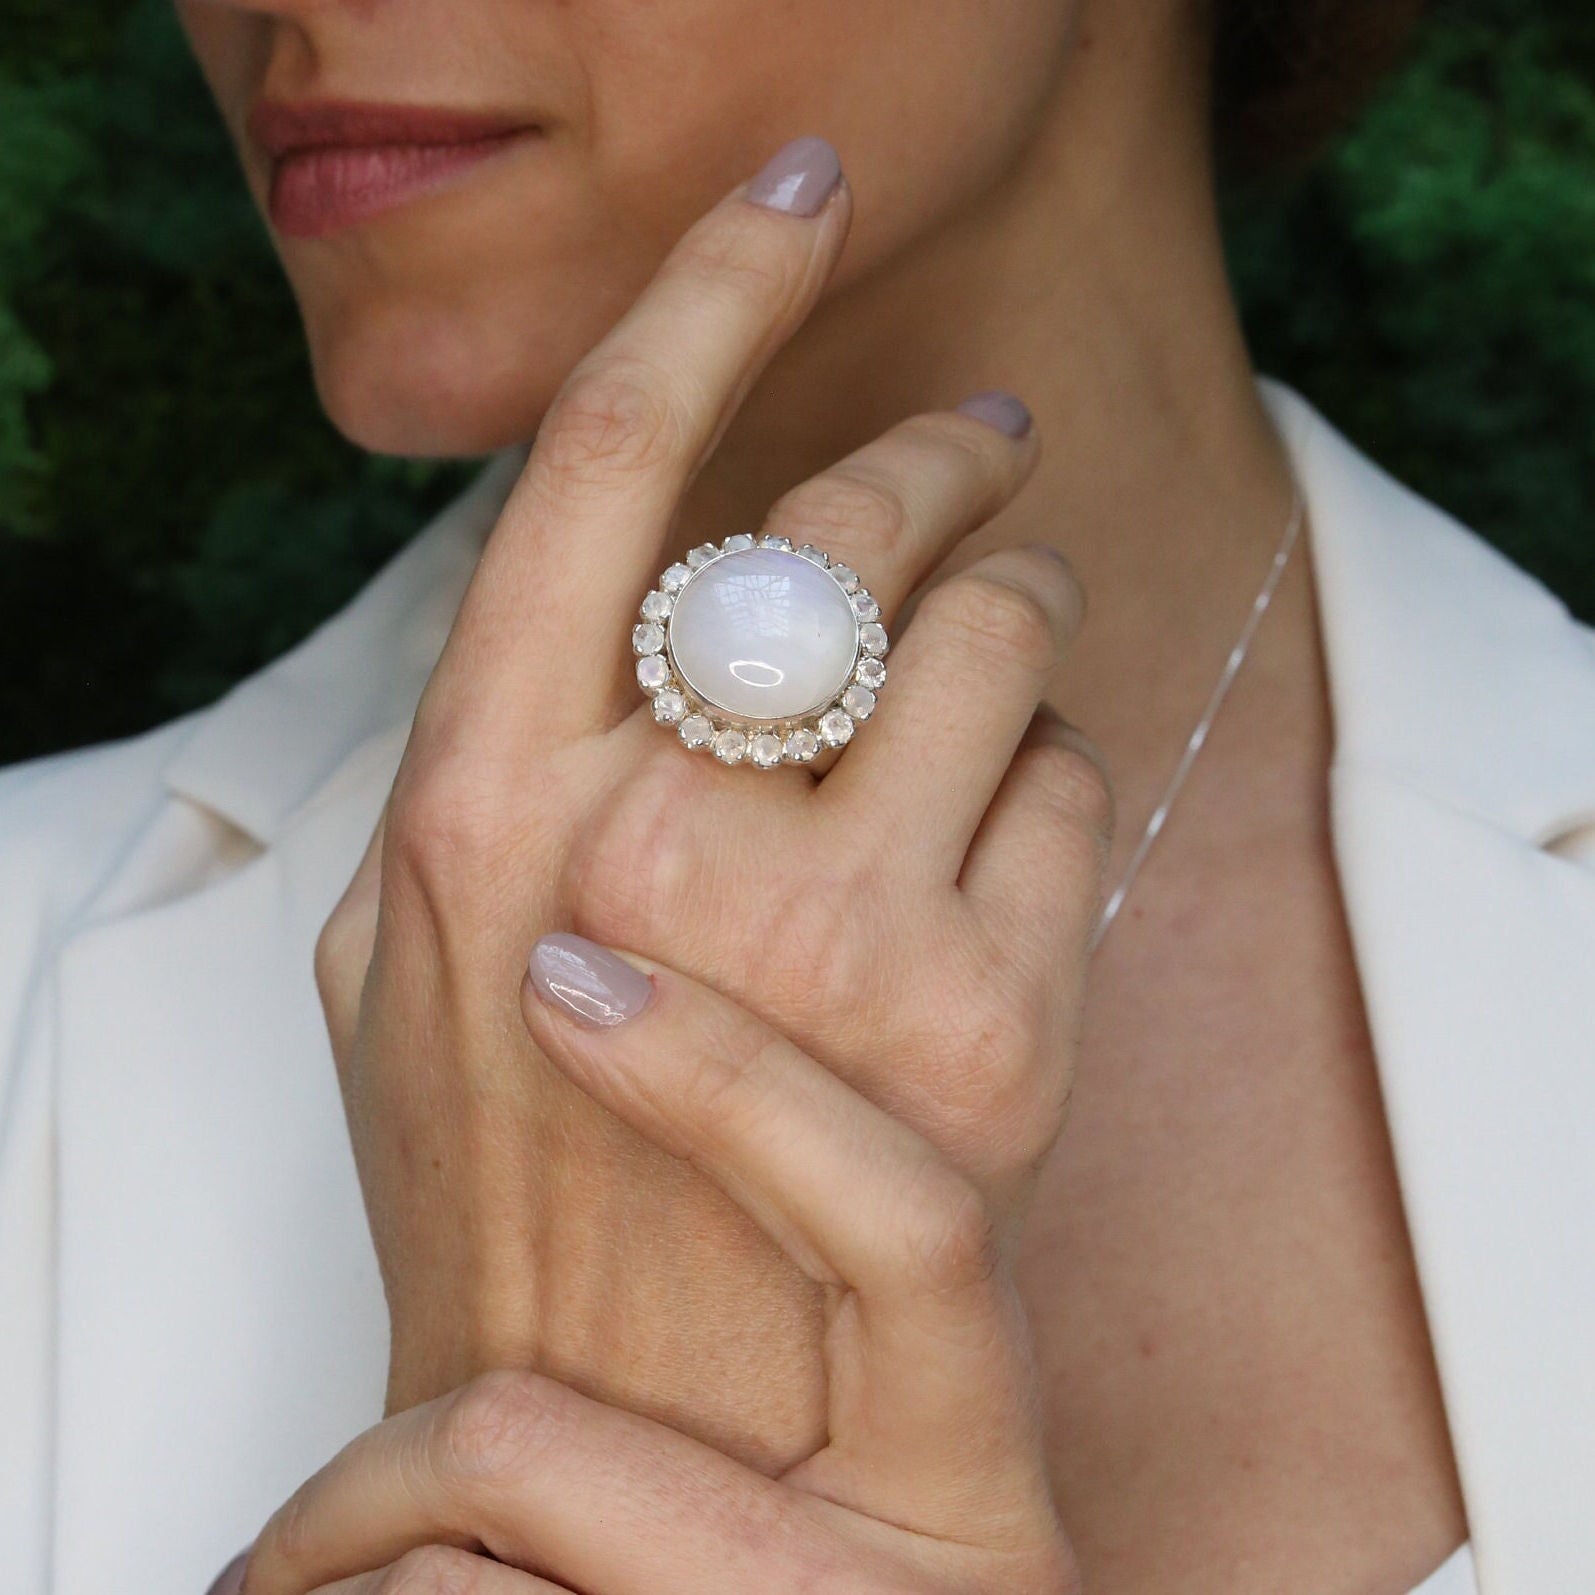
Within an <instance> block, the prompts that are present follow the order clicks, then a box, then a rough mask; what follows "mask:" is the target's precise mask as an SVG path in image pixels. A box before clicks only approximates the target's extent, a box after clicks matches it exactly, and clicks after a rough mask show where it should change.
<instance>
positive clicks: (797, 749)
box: [631, 532, 888, 770]
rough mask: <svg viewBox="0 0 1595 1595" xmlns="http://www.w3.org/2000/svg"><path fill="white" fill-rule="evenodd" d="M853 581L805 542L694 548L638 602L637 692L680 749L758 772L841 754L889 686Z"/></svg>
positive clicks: (872, 608)
mask: <svg viewBox="0 0 1595 1595" xmlns="http://www.w3.org/2000/svg"><path fill="white" fill-rule="evenodd" d="M880 613H881V609H880V605H879V604H878V603H877V602H876V601H875V599H874V598H872V597H871V596H870V594H869V592H868V591H867V590H866V589H865V588H864V587H862V586H861V585H860V584H859V579H858V573H857V572H856V571H854V570H852V569H850V568H849V567H848V566H846V565H840V564H833V563H832V561H831V559H830V557H829V555H827V554H826V553H825V551H824V550H823V549H819V548H816V547H815V546H814V545H813V544H812V543H805V544H803V546H802V547H801V548H794V547H793V546H792V540H791V538H789V537H777V536H768V537H755V536H753V535H751V534H750V533H747V532H738V533H735V534H734V535H733V536H731V537H728V538H726V539H725V541H724V542H722V543H700V544H699V545H698V547H696V548H695V549H693V550H692V552H691V553H689V554H688V555H687V558H686V562H685V563H684V564H677V565H671V566H670V567H669V568H668V569H667V570H665V571H664V572H663V573H662V574H661V575H660V577H659V581H658V585H657V586H655V588H654V589H653V590H652V591H651V592H650V593H649V594H648V596H647V597H646V598H644V599H643V601H642V606H641V609H640V610H639V615H640V617H641V618H640V620H639V621H638V623H637V624H636V625H634V626H633V627H632V629H631V647H632V652H633V653H634V654H635V655H636V656H637V684H638V685H639V686H640V687H641V688H642V690H643V691H644V692H645V693H647V694H648V696H649V697H650V698H652V699H653V714H654V719H655V720H657V721H658V722H659V724H660V725H663V726H669V727H672V728H674V730H675V731H676V734H677V735H678V736H679V737H680V738H681V741H682V744H683V745H684V746H685V747H688V748H695V749H696V748H706V749H708V750H709V751H710V752H712V753H713V754H714V756H715V757H716V758H717V759H719V760H720V761H721V763H723V764H741V763H743V762H747V763H749V764H751V765H753V766H754V767H755V768H756V769H761V770H773V769H774V768H775V767H776V766H777V765H779V764H783V763H784V764H807V763H808V762H809V761H810V760H811V759H813V758H814V757H815V756H816V755H817V754H818V753H819V751H820V749H821V748H840V747H844V746H845V745H846V744H847V743H848V742H850V741H851V740H852V737H853V732H854V730H855V728H856V727H857V725H858V723H859V722H860V721H863V720H867V719H869V717H870V715H871V714H873V713H874V710H875V699H876V694H877V693H878V692H879V691H880V690H881V688H882V687H883V686H885V684H886V663H885V659H884V657H883V656H884V655H885V653H886V649H887V646H888V644H887V638H886V628H885V627H884V626H883V625H882V624H881V620H880Z"/></svg>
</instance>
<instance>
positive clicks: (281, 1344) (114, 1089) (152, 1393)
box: [51, 449, 524, 1595]
mask: <svg viewBox="0 0 1595 1595" xmlns="http://www.w3.org/2000/svg"><path fill="white" fill-rule="evenodd" d="M523 458H524V451H523V450H520V449H511V450H507V451H504V452H503V453H502V454H501V455H499V456H497V457H495V458H494V460H493V461H492V462H491V463H490V464H489V465H488V466H487V468H486V469H485V470H484V471H483V472H482V473H481V475H480V476H479V477H478V479H477V481H476V482H475V483H474V484H473V485H472V487H471V488H470V489H468V490H467V492H466V493H465V494H464V495H462V496H461V497H460V498H458V499H456V500H455V502H454V503H453V504H452V505H450V506H449V507H448V508H447V509H446V510H445V511H444V512H443V514H441V515H440V516H439V517H438V518H437V519H436V520H435V521H433V522H432V523H431V524H430V525H429V526H427V527H426V528H425V529H424V530H423V531H422V532H421V533H419V534H418V535H417V537H416V538H415V539H414V540H413V541H412V542H411V543H410V544H409V545H408V546H407V547H405V548H404V549H403V550H402V551H401V552H400V553H399V554H398V555H397V556H396V557H395V558H394V559H393V560H392V561H390V563H389V564H388V565H387V566H385V567H384V568H383V569H382V570H381V571H380V572H379V573H378V574H377V576H376V577H374V578H373V580H372V581H371V582H370V583H368V584H367V586H366V587H365V588H364V589H363V590H362V591H361V592H360V593H359V594H358V595H357V596H356V597H355V599H354V600H353V601H352V602H351V603H350V604H349V605H348V606H346V607H345V609H344V610H342V611H341V612H339V613H338V614H337V615H335V616H333V617H332V619H331V620H329V621H328V622H327V623H326V624H324V625H323V626H322V627H320V628H319V629H318V630H317V631H316V632H314V633H312V634H311V636H310V637H309V638H307V639H306V640H305V641H304V642H303V643H301V644H300V645H299V646H298V647H297V648H295V649H293V650H291V651H290V652H289V653H288V654H286V655H284V656H282V657H281V658H280V659H278V660H277V661H275V662H274V663H273V664H272V665H270V666H269V667H268V668H267V669H266V670H264V671H262V672H260V673H259V674H257V675H255V676H252V677H250V678H248V679H247V680H245V681H243V682H242V683H240V684H239V685H238V686H237V687H236V688H234V689H233V691H232V692H231V693H229V694H228V695H227V696H225V697H224V698H222V699H221V700H220V701H219V702H218V703H217V704H216V705H214V706H213V707H212V708H211V709H209V710H207V711H205V712H203V713H201V714H198V715H196V716H195V717H194V718H193V723H192V726H191V728H190V729H189V730H187V732H186V733H185V735H183V737H182V738H181V739H180V740H179V741H178V742H177V744H176V748H175V752H174V755H173V756H172V757H171V758H170V760H169V761H168V762H167V764H166V765H165V767H164V770H163V772H162V774H163V779H164V782H165V785H166V787H167V789H168V791H169V793H170V794H171V796H170V797H169V799H168V801H167V802H166V803H165V804H164V805H163V806H161V807H160V808H158V810H157V811H156V814H155V816H154V818H153V819H152V820H151V822H150V823H149V824H148V825H146V826H145V827H143V828H142V829H141V830H140V831H139V832H138V833H137V835H136V836H135V837H134V838H133V840H132V843H131V845H130V848H129V851H128V853H127V855H126V856H125V858H124V859H123V860H122V862H121V865H120V866H119V868H118V870H117V872H116V874H115V876H114V877H113V878H112V879H111V880H110V881H108V882H107V884H106V885H105V886H104V887H103V888H102V889H101V891H100V893H99V894H98V896H97V899H96V901H95V902H94V904H93V905H91V907H90V909H89V910H88V911H87V912H86V914H85V916H84V921H83V923H82V925H81V928H79V929H78V930H76V932H75V933H74V934H73V935H71V936H70V937H69V938H68V939H67V941H66V942H65V944H64V946H63V948H62V951H61V954H60V959H59V964H58V970H57V974H58V981H59V987H58V989H59V1026H58V1051H57V1074H56V1080H57V1086H56V1092H57V1101H56V1114H57V1127H58V1148H59V1150H58V1157H59V1169H60V1178H59V1186H58V1190H59V1207H58V1214H57V1244H58V1250H57V1258H58V1263H57V1315H58V1317H57V1321H58V1326H59V1327H58V1340H57V1391H56V1403H55V1458H54V1464H55V1481H56V1482H55V1503H54V1535H53V1552H52V1560H53V1574H54V1577H53V1582H52V1585H51V1588H52V1590H54V1591H57V1592H59V1595H101V1592H103V1591H105V1590H110V1589H124V1590H138V1591H145V1590H149V1591H153V1590H185V1589H186V1590H194V1591H198V1590H203V1589H205V1588H207V1587H208V1585H209V1582H210V1580H211V1579H212V1578H214V1576H215V1574H216V1572H217V1571H218V1570H219V1569H220V1567H221V1566H222V1564H223V1563H224V1562H225V1561H227V1560H228V1558H230V1557H231V1556H232V1555H233V1554H234V1553H235V1552H236V1551H237V1550H238V1549H239V1548H240V1546H242V1545H243V1544H244V1543H246V1542H247V1541H248V1540H249V1538H250V1537H251V1536H252V1535H253V1534H254V1533H255V1531H256V1530H257V1529H258V1528H259V1527H260V1525H261V1523H262V1522H263V1521H264V1520H265V1518H266V1516H267V1515H268V1514H269V1513H270V1512H271V1511H272V1510H274V1509H275V1507H276V1506H278V1505H279V1504H280V1503H281V1502H282V1500H283V1499H284V1498H285V1497H286V1496H287V1495H288V1493H289V1492H290V1491H291V1490H292V1489H293V1488H294V1487H295V1486H296V1485H297V1484H299V1483H300V1482H301V1481H302V1480H303V1479H304V1478H306V1477H307V1476H308V1475H309V1473H311V1472H312V1471H313V1470H314V1469H315V1468H317V1467H319V1466H320V1465H321V1463H323V1462H324V1461H326V1459H327V1458H328V1457H329V1456H330V1455H331V1454H332V1452H333V1451H335V1450H336V1449H337V1448H338V1447H339V1446H340V1445H342V1444H343V1443H344V1442H345V1441H346V1440H348V1439H349V1438H350V1437H351V1436H352V1435H353V1434H355V1433H356V1432H358V1431H359V1430H361V1429H363V1428H365V1427H366V1426H368V1425H369V1424H371V1423H372V1422H374V1421H376V1419H377V1418H379V1417H380V1416H381V1411H382V1395H383V1388H384V1383H385V1376H386V1355H387V1320H386V1312H385V1310H384V1306H383V1300H382V1292H381V1284H380V1279H379V1276H378V1272H377V1268H376V1261H375V1257H374V1254H373V1251H372V1247H371V1242H370V1238H369V1233H368V1230H367V1227H366V1222H365V1215H364V1210H363V1206H362V1202H361V1197H360V1191H359V1184H358V1180H357V1178H356V1175H355V1169H354V1162H353V1157H352V1155H351V1153H350V1150H349V1146H348V1141H347V1136H346V1132H345V1130H344V1125H343V1112H342V1106H341V1103H340V1101H339V1098H338V1087H337V1078H336V1072H335V1070H334V1067H333V1063H332V1058H331V1055H330V1049H329V1047H328V1043H327V1037H326V1031H325V1028H324V1024H323V1020H322V1014H321V1007H320V1001H319V997H318V995H317V992H316V989H315V981H314V974H313V969H312V953H313V949H314V945H315V939H316V936H317V934H318V932H319V930H320V928H321V925H322V924H323V923H324V922H325V920H326V917H327V915H328V913H329V912H330V911H331V909H332V907H333V904H334V903H335V902H336V900H337V898H338V896H339V894H340V893H341V892H342V890H343V888H344V886H345V885H346V884H347V882H348V879H349V876H350V874H351V872H352V871H353V868H354V865H355V861H356V860H357V859H358V858H359V857H360V855H361V853H362V852H363V851H364V848H365V846H366V843H367V841H368V840H369V838H370V835H371V832H372V829H373V827H374V826H375V824H376V820H377V816H378V814H379V812H380V810H381V807H382V804H383V801H384V800H385V798H386V796H387V792H388V790H389V788H390V786H391V784H392V780H393V775H394V772H395V771H396V769H397V767H398V762H399V758H400V755H401V754H402V752H403V748H404V744H405V742H406V740H407V737H408V734H409V729H410V720H411V717H412V716H413V713H414V708H415V704H416V701H417V699H418V698H419V696H420V692H421V688H422V686H423V685H424V683H425V681H426V678H427V676H428V674H429V673H430V671H431V669H432V666H433V664H434V663H435V662H436V658H437V654H438V652H439V651H440V649H441V647H442V645H443V641H444V638H445V637H446V635H447V632H448V629H449V626H450V624H451V623H452V620H453V617H454V614H455V611H456V609H457V607H458V604H459V600H460V597H461V596H462V594H463V592H464V589H465V586H466V584H467V582H468V580H469V577H470V573H471V571H472V569H473V568H474V566H475V562H476V558H477V556H478V554H479V552H480V548H481V544H482V542H483V540H484V538H485V537H486V534H487V532H488V530H489V529H490V528H491V525H492V523H493V520H494V518H495V517H496V514H497V511H498V508H499V507H500V505H501V504H502V502H503V499H504V497H505V495H506V494H507V492H508V490H509V487H510V486H511V484H512V483H513V480H514V477H515V474H516V471H517V470H518V468H519V464H520V462H521V460H522V459H523Z"/></svg>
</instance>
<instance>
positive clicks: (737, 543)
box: [720, 532, 753, 554]
mask: <svg viewBox="0 0 1595 1595" xmlns="http://www.w3.org/2000/svg"><path fill="white" fill-rule="evenodd" d="M720 546H721V547H722V548H723V549H724V550H725V551H726V553H728V554H736V553H740V552H741V551H742V550H743V549H744V548H752V547H753V533H752V532H733V533H732V534H731V535H730V536H729V537H728V538H727V539H726V540H725V541H724V542H723V543H722V544H721V545H720Z"/></svg>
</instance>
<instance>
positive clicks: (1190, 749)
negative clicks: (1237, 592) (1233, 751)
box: [1090, 482, 1306, 952]
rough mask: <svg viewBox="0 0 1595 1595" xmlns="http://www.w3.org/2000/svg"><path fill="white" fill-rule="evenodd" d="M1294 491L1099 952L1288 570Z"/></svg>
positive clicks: (1113, 906) (1106, 915)
mask: <svg viewBox="0 0 1595 1595" xmlns="http://www.w3.org/2000/svg"><path fill="white" fill-rule="evenodd" d="M1292 486H1293V491H1292V495H1291V507H1290V519H1289V520H1287V521H1286V522H1285V535H1284V537H1283V538H1282V539H1281V540H1280V545H1279V550H1278V552H1277V553H1276V554H1275V555H1274V562H1273V564H1272V565H1270V566H1269V568H1268V574H1267V576H1265V577H1264V578H1263V585H1262V588H1261V590H1260V591H1259V592H1258V594H1257V597H1256V598H1255V599H1254V600H1253V601H1252V607H1251V611H1250V613H1249V614H1248V615H1247V616H1246V624H1245V625H1244V626H1242V627H1241V634H1240V636H1239V637H1238V638H1237V639H1236V642H1235V646H1234V647H1233V648H1232V649H1230V654H1229V658H1228V660H1226V661H1225V664H1224V669H1223V672H1222V674H1221V675H1220V676H1219V678H1218V685H1217V686H1216V687H1214V688H1213V695H1212V697H1210V698H1209V699H1208V700H1207V707H1206V708H1205V709H1204V710H1203V711H1202V718H1201V719H1200V720H1199V721H1197V723H1196V729H1195V730H1194V731H1193V732H1192V733H1191V735H1190V740H1189V741H1187V742H1186V744H1185V751H1184V752H1183V753H1182V754H1181V755H1180V762H1179V763H1178V764H1177V765H1176V766H1175V769H1174V775H1173V778H1172V779H1171V780H1170V781H1169V784H1168V788H1167V790H1166V791H1165V792H1164V793H1163V797H1162V800H1161V801H1160V802H1159V803H1158V806H1157V807H1156V808H1155V809H1154V810H1153V811H1152V818H1151V819H1150V820H1148V821H1147V822H1146V830H1145V831H1144V832H1143V833H1142V835H1141V840H1140V841H1139V842H1138V843H1137V844H1136V848H1135V852H1134V853H1132V854H1131V855H1130V862H1129V864H1128V865H1127V866H1126V868H1125V871H1124V878H1123V879H1122V880H1121V881H1120V882H1119V884H1118V886H1117V888H1116V889H1115V890H1114V893H1113V895H1112V896H1111V897H1110V898H1109V899H1108V901H1107V904H1106V906H1105V907H1104V908H1103V910H1102V915H1101V917H1100V918H1099V919H1098V920H1097V924H1096V929H1095V930H1094V931H1092V933H1091V943H1090V948H1091V951H1093V952H1095V951H1096V948H1097V946H1098V944H1099V943H1100V942H1101V940H1102V938H1103V937H1104V936H1105V935H1106V934H1107V930H1108V926H1109V925H1111V924H1112V923H1113V917H1114V915H1116V914H1117V913H1118V911H1119V905H1120V904H1121V903H1122V902H1123V901H1124V894H1125V893H1126V892H1128V891H1129V889H1130V882H1131V881H1133V880H1134V879H1135V876H1136V872H1137V871H1138V870H1139V869H1140V868H1141V864H1142V861H1143V860H1144V859H1145V858H1146V855H1147V854H1148V852H1150V851H1151V848H1152V844H1153V842H1155V841H1156V840H1157V836H1158V832H1159V831H1161V830H1162V829H1163V822H1164V821H1165V820H1166V819H1167V818H1168V814H1169V808H1170V806H1171V805H1172V804H1173V802H1174V798H1175V795H1176V794H1177V793H1178V792H1179V790H1180V787H1181V786H1182V785H1183V784H1184V781H1185V777H1186V774H1187V773H1188V772H1189V770H1190V768H1191V765H1192V764H1193V763H1194V762H1195V759H1196V755H1197V754H1198V753H1199V752H1200V751H1201V748H1202V744H1203V743H1204V742H1206V741H1207V733H1208V730H1209V728H1210V727H1211V726H1212V724H1213V717H1214V716H1215V715H1216V714H1217V713H1218V706H1219V705H1220V704H1221V703H1223V701H1224V695H1225V694H1226V693H1227V692H1228V691H1229V688H1230V683H1231V682H1232V681H1233V680H1234V679H1235V675H1236V672H1237V671H1238V670H1239V669H1240V667H1241V661H1242V660H1243V659H1244V658H1245V657H1246V650H1247V648H1249V647H1250V646H1251V641H1252V638H1253V636H1254V635H1255V634H1256V631H1257V626H1258V622H1259V621H1261V620H1262V618H1263V611H1264V610H1265V609H1267V608H1268V605H1269V600H1270V599H1272V598H1273V596H1274V589H1275V588H1276V587H1278V586H1279V578H1280V577H1281V576H1282V575H1283V574H1284V573H1285V565H1286V563H1287V562H1288V561H1289V559H1290V551H1291V550H1292V549H1293V548H1294V547H1295V546H1296V537H1297V533H1298V532H1300V531H1301V524H1302V520H1303V516H1304V511H1305V507H1306V506H1305V502H1304V500H1303V498H1302V491H1301V484H1300V482H1293V484H1292Z"/></svg>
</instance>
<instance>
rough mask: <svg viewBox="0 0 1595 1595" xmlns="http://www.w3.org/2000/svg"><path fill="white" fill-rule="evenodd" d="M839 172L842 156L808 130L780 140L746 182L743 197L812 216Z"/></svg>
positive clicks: (823, 201)
mask: <svg viewBox="0 0 1595 1595" xmlns="http://www.w3.org/2000/svg"><path fill="white" fill-rule="evenodd" d="M841 175H842V160H841V157H840V156H839V155H838V154H837V153H836V150H835V149H834V148H833V147H832V146H831V144H830V143H829V142H828V141H827V140H826V139H823V138H819V137H818V136H816V135H815V134H812V133H810V134H806V135H805V136H804V137H802V138H795V139H793V140H792V142H791V143H790V144H783V145H782V146H781V148H780V149H778V150H777V151H776V152H775V154H774V155H772V156H771V157H770V159H769V160H768V161H767V162H766V163H765V165H764V166H763V167H762V168H761V169H760V171H759V174H758V175H757V176H756V177H755V178H754V179H753V181H752V182H751V183H749V184H748V187H747V190H746V192H745V193H744V195H743V198H744V199H751V200H752V201H753V203H754V204H755V205H767V206H768V207H769V208H770V209H771V210H784V211H786V212H787V213H788V214H789V215H792V216H812V215H814V214H815V213H816V212H817V211H818V210H819V208H820V206H822V205H823V204H824V203H825V201H826V197H827V196H828V195H829V194H830V192H831V190H832V189H833V188H835V187H836V184H837V181H838V179H839V178H840V177H841Z"/></svg>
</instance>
